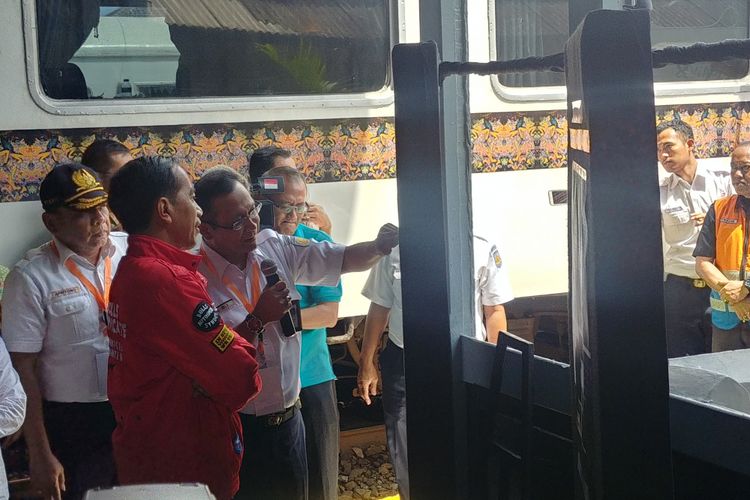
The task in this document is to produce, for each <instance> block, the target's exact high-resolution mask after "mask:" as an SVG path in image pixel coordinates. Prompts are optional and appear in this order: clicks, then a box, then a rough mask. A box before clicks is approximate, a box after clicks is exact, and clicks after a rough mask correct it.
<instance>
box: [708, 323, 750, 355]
mask: <svg viewBox="0 0 750 500" xmlns="http://www.w3.org/2000/svg"><path fill="white" fill-rule="evenodd" d="M713 335H714V336H713V344H712V345H711V352H721V351H736V350H737V349H747V348H750V324H748V323H740V324H739V325H737V326H735V327H734V328H732V329H731V330H722V329H721V328H716V327H715V326H714V327H713Z"/></svg>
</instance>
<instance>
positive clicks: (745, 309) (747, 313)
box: [732, 299, 750, 323]
mask: <svg viewBox="0 0 750 500" xmlns="http://www.w3.org/2000/svg"><path fill="white" fill-rule="evenodd" d="M732 307H733V308H734V312H735V313H737V317H738V318H740V321H742V322H743V323H744V322H745V321H750V299H746V300H743V301H742V302H737V303H736V304H732Z"/></svg>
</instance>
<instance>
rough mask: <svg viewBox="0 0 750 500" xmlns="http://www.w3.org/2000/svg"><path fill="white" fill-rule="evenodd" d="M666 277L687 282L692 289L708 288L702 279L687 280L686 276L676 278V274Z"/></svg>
mask: <svg viewBox="0 0 750 500" xmlns="http://www.w3.org/2000/svg"><path fill="white" fill-rule="evenodd" d="M667 276H671V277H674V278H679V279H681V280H685V281H689V282H690V284H691V285H693V288H706V287H707V286H708V284H707V283H706V281H705V280H704V279H702V278H688V277H686V276H677V275H676V274H668V275H667Z"/></svg>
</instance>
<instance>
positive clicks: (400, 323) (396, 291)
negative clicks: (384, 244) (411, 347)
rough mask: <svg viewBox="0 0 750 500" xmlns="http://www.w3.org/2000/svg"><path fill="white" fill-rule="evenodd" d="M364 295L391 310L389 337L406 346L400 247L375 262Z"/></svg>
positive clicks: (363, 291) (402, 346) (399, 344)
mask: <svg viewBox="0 0 750 500" xmlns="http://www.w3.org/2000/svg"><path fill="white" fill-rule="evenodd" d="M362 295H364V296H365V297H367V299H369V300H370V301H371V302H375V303H376V304H377V305H379V306H382V307H386V308H388V309H390V310H391V313H390V315H389V316H388V339H389V340H390V341H391V342H393V343H394V344H396V345H397V346H398V347H400V348H402V349H403V348H404V317H403V309H402V307H401V256H400V254H399V247H396V248H394V249H393V250H391V253H390V254H389V255H386V256H385V257H383V258H382V259H380V260H379V261H378V263H377V264H375V267H373V268H372V270H371V271H370V275H369V276H368V277H367V281H366V282H365V286H364V288H363V289H362Z"/></svg>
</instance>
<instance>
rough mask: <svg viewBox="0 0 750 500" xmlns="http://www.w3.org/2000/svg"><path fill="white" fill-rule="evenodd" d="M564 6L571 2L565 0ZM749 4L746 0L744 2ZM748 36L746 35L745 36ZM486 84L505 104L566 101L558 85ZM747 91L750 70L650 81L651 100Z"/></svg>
mask: <svg viewBox="0 0 750 500" xmlns="http://www.w3.org/2000/svg"><path fill="white" fill-rule="evenodd" d="M496 1H497V0H487V13H488V16H489V18H488V23H489V43H490V46H489V49H490V50H489V53H490V59H491V60H493V61H496V60H497V58H498V53H497V52H498V51H497V40H496V30H497V26H496V24H495V2H496ZM567 1H568V3H569V2H571V1H575V0H567ZM748 3H749V4H750V0H749V1H748ZM748 26H749V28H748V29H749V30H750V8H749V9H748ZM748 36H749V37H750V34H749V35H748ZM490 85H491V87H492V90H493V92H494V94H495V95H496V96H497V97H498V98H500V99H501V100H503V101H507V102H519V103H522V102H539V101H544V102H549V101H564V100H565V99H566V98H567V92H566V90H565V86H564V85H558V86H540V87H508V86H506V85H503V84H502V83H500V79H499V78H498V76H497V75H492V76H490ZM748 91H750V69H749V70H748V73H747V74H746V75H745V76H743V77H742V78H735V79H728V80H691V81H684V82H679V81H672V82H654V96H655V97H657V98H658V97H673V96H682V97H688V96H701V95H708V94H726V93H730V94H739V93H742V92H748Z"/></svg>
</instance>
